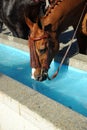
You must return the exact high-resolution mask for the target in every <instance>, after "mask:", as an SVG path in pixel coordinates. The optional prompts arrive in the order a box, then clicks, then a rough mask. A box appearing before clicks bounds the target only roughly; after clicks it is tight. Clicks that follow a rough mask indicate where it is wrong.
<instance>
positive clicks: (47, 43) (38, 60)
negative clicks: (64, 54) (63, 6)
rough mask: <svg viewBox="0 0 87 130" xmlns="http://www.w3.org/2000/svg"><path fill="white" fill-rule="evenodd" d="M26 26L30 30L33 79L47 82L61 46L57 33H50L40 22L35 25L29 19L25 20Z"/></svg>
mask: <svg viewBox="0 0 87 130" xmlns="http://www.w3.org/2000/svg"><path fill="white" fill-rule="evenodd" d="M25 21H26V24H27V25H28V27H29V28H30V35H29V39H28V42H29V48H30V63H31V67H32V78H34V79H35V80H38V81H43V80H46V79H47V77H48V69H49V67H50V63H51V61H52V59H53V57H54V55H56V53H57V52H58V49H59V44H58V41H57V40H55V37H56V36H55V33H48V32H46V31H44V30H43V29H42V28H40V27H39V25H38V22H36V23H33V22H32V21H31V20H30V19H29V18H27V17H26V18H25Z"/></svg>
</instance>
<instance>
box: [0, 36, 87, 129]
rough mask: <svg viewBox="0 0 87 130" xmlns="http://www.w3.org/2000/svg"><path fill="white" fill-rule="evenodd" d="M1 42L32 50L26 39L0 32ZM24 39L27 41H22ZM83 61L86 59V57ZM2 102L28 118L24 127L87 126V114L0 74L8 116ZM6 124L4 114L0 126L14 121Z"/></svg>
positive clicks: (0, 94)
mask: <svg viewBox="0 0 87 130" xmlns="http://www.w3.org/2000/svg"><path fill="white" fill-rule="evenodd" d="M9 39H10V40H9ZM0 42H1V43H3V44H6V45H10V46H12V47H15V48H18V49H21V50H23V51H29V49H28V45H27V41H26V40H22V39H18V38H14V37H12V36H6V35H3V34H0ZM20 42H21V43H23V44H24V45H23V44H22V45H21V44H20V45H19V43H20ZM15 43H16V44H15ZM80 58H81V57H80ZM72 59H73V58H72ZM77 59H78V58H77V57H74V59H73V60H74V61H75V60H76V61H77ZM70 60H71V59H70ZM78 61H79V60H78ZM72 62H73V61H72ZM82 62H84V61H83V60H82ZM2 106H5V107H8V108H9V109H11V110H12V111H15V112H16V113H17V115H19V116H20V117H22V118H23V119H24V120H25V121H26V122H27V123H25V124H24V126H23V127H22V129H23V130H48V129H49V130H87V118H86V117H84V116H82V115H80V114H78V113H76V112H74V111H72V110H71V109H69V108H67V107H65V106H63V105H61V104H59V103H56V102H55V101H53V100H51V99H49V98H47V97H46V96H44V95H42V94H40V93H38V92H36V91H34V90H32V89H31V88H29V87H27V86H25V85H23V84H21V83H19V82H17V81H15V80H13V79H11V78H10V77H7V76H5V75H3V74H0V115H2V113H3V117H4V116H5V115H4V112H3V111H1V110H3V109H2ZM10 116H11V115H10ZM5 119H6V117H5ZM22 123H23V122H22ZM5 124H6V121H5V122H4V123H3V120H2V118H1V116H0V130H10V129H9V127H10V128H11V125H10V126H8V128H7V127H6V129H5V127H4V126H5ZM8 124H9V123H8ZM3 125H4V126H3ZM14 127H15V128H14V130H18V129H19V126H14ZM25 128H26V129H25ZM11 129H13V128H11ZM22 129H21V130H22Z"/></svg>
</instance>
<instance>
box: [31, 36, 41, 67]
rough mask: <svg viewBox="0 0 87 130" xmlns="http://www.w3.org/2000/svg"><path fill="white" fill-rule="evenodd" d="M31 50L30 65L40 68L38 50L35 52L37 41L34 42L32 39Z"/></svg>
mask: <svg viewBox="0 0 87 130" xmlns="http://www.w3.org/2000/svg"><path fill="white" fill-rule="evenodd" d="M29 48H30V64H31V67H32V68H39V67H40V63H39V58H38V56H37V53H36V50H35V41H33V40H32V39H31V38H29Z"/></svg>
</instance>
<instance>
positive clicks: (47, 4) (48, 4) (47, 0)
mask: <svg viewBox="0 0 87 130" xmlns="http://www.w3.org/2000/svg"><path fill="white" fill-rule="evenodd" d="M49 6H50V3H49V0H46V6H45V9H47V8H48V7H49Z"/></svg>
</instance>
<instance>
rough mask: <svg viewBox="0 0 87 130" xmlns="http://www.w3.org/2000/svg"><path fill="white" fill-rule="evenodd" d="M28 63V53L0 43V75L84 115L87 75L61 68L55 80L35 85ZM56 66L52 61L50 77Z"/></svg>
mask: <svg viewBox="0 0 87 130" xmlns="http://www.w3.org/2000/svg"><path fill="white" fill-rule="evenodd" d="M29 60H30V57H29V53H26V52H23V51H20V50H18V49H14V48H12V47H9V46H6V45H3V44H0V73H3V74H5V75H8V76H9V77H12V78H13V79H15V80H18V81H20V82H22V83H23V84H25V85H27V86H31V88H33V89H34V90H36V91H38V92H40V93H42V94H44V95H46V96H48V97H50V98H51V99H53V100H55V101H57V102H60V103H61V104H63V105H65V106H67V107H69V108H71V109H72V110H75V111H77V112H79V113H80V114H83V115H84V116H87V72H85V71H81V70H79V69H75V68H72V67H69V66H64V65H63V66H62V68H61V70H60V72H59V75H58V76H57V77H56V78H55V79H53V80H51V81H49V80H46V81H43V82H38V81H34V80H33V79H31V67H30V65H29V64H30V63H29ZM58 65H59V64H58V63H56V62H54V61H53V62H52V64H51V67H50V68H51V69H50V70H49V75H52V74H53V73H54V72H55V71H56V68H57V67H58Z"/></svg>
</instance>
